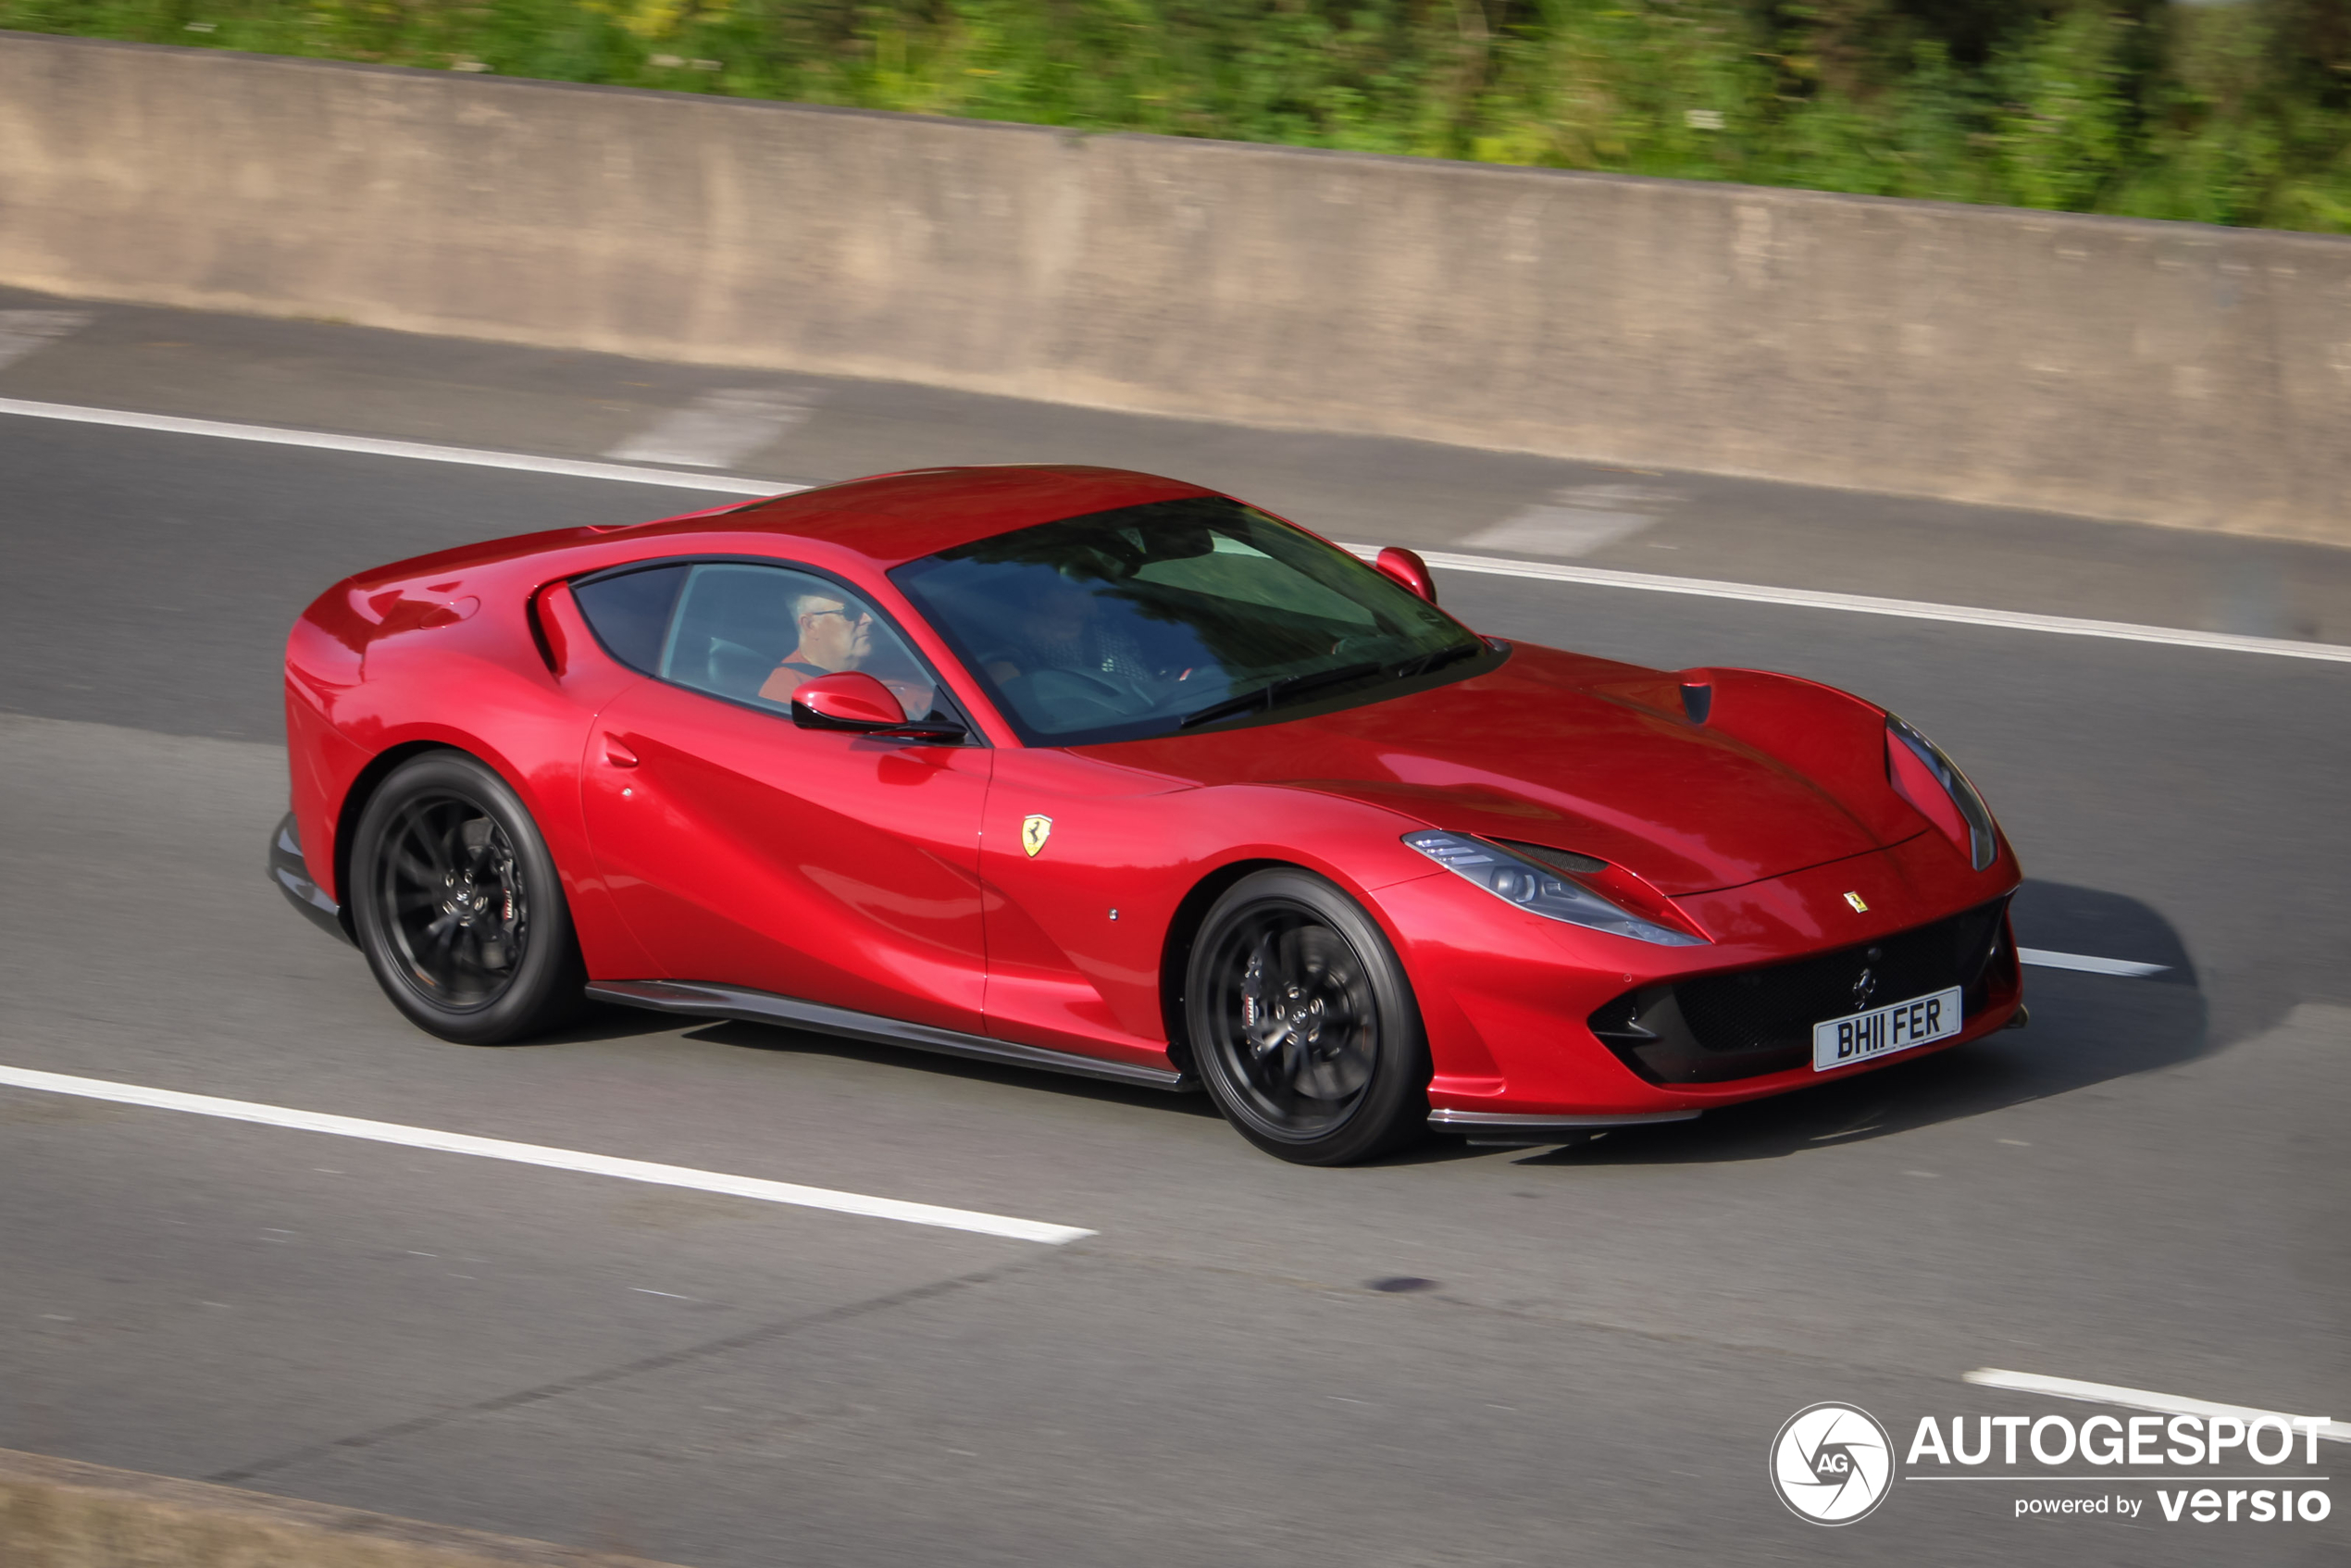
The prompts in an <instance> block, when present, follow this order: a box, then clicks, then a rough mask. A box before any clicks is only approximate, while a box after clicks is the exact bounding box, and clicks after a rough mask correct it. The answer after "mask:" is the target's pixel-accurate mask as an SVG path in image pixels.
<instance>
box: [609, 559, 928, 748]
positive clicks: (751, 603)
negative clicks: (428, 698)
mask: <svg viewBox="0 0 2351 1568" xmlns="http://www.w3.org/2000/svg"><path fill="white" fill-rule="evenodd" d="M575 593H576V597H577V599H578V604H579V607H580V610H581V612H582V613H583V614H584V615H585V616H587V618H588V622H589V624H590V626H591V627H592V628H594V629H595V631H596V633H597V635H598V636H599V637H600V638H601V639H602V640H603V641H604V643H605V645H606V647H608V648H609V649H610V650H611V651H612V652H613V653H614V654H615V655H616V657H618V658H620V659H621V661H622V662H623V663H625V664H628V665H629V666H632V667H634V668H638V669H641V670H643V671H644V672H645V673H646V674H648V675H652V676H653V677H655V678H659V679H662V680H665V681H667V682H669V683H670V684H672V685H675V686H683V687H687V688H689V689H690V690H692V691H706V692H708V693H710V694H711V695H712V696H715V697H723V698H726V699H727V700H728V701H729V702H735V703H748V704H750V705H752V706H754V707H763V708H768V709H772V710H774V711H777V712H779V713H789V712H790V708H791V694H792V692H793V691H795V690H796V689H798V687H799V686H800V685H801V684H802V682H803V681H807V680H811V679H814V678H815V677H817V676H820V675H829V674H835V673H838V672H840V671H843V670H862V671H864V672H865V673H866V674H868V675H871V676H873V677H874V678H877V679H878V680H879V681H881V683H882V684H883V685H885V686H887V687H889V690H890V691H891V693H892V694H893V695H895V696H896V697H897V699H898V702H899V705H900V706H901V707H902V708H904V709H905V711H906V713H907V715H908V716H910V717H913V718H922V717H924V716H927V715H929V714H930V713H932V712H933V710H934V709H935V708H937V707H938V706H939V704H940V703H942V702H944V701H945V700H946V699H945V696H944V693H942V692H940V691H939V689H938V687H937V685H936V683H935V682H933V680H932V679H931V678H930V674H929V672H928V671H927V669H925V667H924V666H923V663H922V661H921V660H920V659H919V658H917V657H916V656H915V654H914V651H913V650H912V649H911V648H909V647H908V646H907V645H906V643H905V641H904V640H903V639H902V638H901V637H900V636H899V635H898V633H897V631H896V630H895V629H894V628H892V627H891V626H890V624H889V622H888V621H886V620H884V619H883V618H882V617H881V616H878V615H877V614H876V613H875V612H874V609H873V606H872V605H871V604H868V603H866V601H865V599H863V598H862V597H860V596H859V595H858V594H856V593H853V592H852V591H850V590H849V589H847V588H845V587H843V586H842V585H840V583H837V582H834V581H831V580H830V579H826V578H820V577H817V576H815V574H814V573H810V572H800V571H793V570H791V569H790V568H788V567H783V566H759V565H755V564H753V563H749V562H740V561H698V562H693V563H673V564H667V565H663V566H654V567H652V568H650V569H648V570H643V571H637V572H630V573H626V574H623V575H620V576H617V577H612V578H604V579H598V580H595V581H592V582H589V583H586V584H583V585H581V586H580V587H578V589H577V590H576V591H575ZM662 611H666V612H667V613H666V614H662V613H661V612H662ZM950 716H953V715H952V714H951V715H950Z"/></svg>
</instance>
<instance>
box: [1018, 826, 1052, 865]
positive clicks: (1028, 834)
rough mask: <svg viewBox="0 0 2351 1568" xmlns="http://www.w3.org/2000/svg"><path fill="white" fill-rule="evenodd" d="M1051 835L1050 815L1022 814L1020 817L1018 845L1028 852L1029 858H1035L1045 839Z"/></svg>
mask: <svg viewBox="0 0 2351 1568" xmlns="http://www.w3.org/2000/svg"><path fill="white" fill-rule="evenodd" d="M1052 836H1053V819H1052V818H1051V817H1050V816H1024V817H1022V818H1021V819H1020V847H1021V848H1022V849H1025V850H1026V851H1027V852H1028V854H1029V858H1030V859H1032V860H1033V859H1035V858H1036V856H1037V852H1038V851H1039V850H1041V849H1043V848H1044V847H1045V840H1048V839H1050V838H1051V837H1052Z"/></svg>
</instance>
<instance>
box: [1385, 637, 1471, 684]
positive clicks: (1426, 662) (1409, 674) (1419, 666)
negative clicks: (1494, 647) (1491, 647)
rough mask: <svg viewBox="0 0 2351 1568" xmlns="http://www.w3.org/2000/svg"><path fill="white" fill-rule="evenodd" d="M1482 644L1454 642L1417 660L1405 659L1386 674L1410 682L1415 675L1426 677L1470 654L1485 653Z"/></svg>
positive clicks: (1424, 654)
mask: <svg viewBox="0 0 2351 1568" xmlns="http://www.w3.org/2000/svg"><path fill="white" fill-rule="evenodd" d="M1485 646H1486V645H1485V644H1484V643H1482V642H1456V643H1454V644H1453V645H1452V646H1451V647H1449V648H1439V649H1437V652H1435V653H1423V654H1422V655H1421V656H1420V657H1419V658H1417V659H1406V660H1405V661H1404V662H1403V663H1402V664H1400V665H1398V666H1396V667H1395V668H1394V669H1392V670H1390V671H1389V672H1388V673H1389V674H1391V675H1393V676H1394V677H1395V678H1397V679H1399V680H1410V679H1412V678H1413V677H1414V676H1416V675H1426V674H1428V673H1429V672H1430V671H1432V670H1440V669H1443V668H1444V667H1445V666H1447V665H1449V664H1451V663H1453V662H1454V661H1455V660H1456V659H1466V658H1468V657H1469V656H1470V655H1471V654H1472V653H1482V652H1484V651H1485Z"/></svg>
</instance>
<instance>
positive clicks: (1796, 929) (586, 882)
mask: <svg viewBox="0 0 2351 1568" xmlns="http://www.w3.org/2000/svg"><path fill="white" fill-rule="evenodd" d="M286 725H287V735H288V740H289V743H290V752H291V757H292V775H293V782H292V807H293V809H292V813H291V815H289V817H288V819H287V821H286V822H285V824H284V825H283V826H282V827H281V828H280V830H279V833H278V835H277V837H276V840H274V843H273V848H272V854H271V863H272V870H273V874H274V876H275V877H276V880H277V881H278V882H279V884H280V887H281V888H282V889H284V890H285V891H286V892H287V894H288V896H289V897H290V898H291V899H292V901H293V902H294V903H295V905H296V906H297V907H298V908H300V909H302V910H303V911H304V912H305V914H307V915H311V916H312V917H313V918H314V919H316V920H317V921H318V922H319V923H320V924H321V925H324V926H326V927H329V928H330V929H332V930H336V931H338V932H340V933H342V934H343V935H344V936H346V937H348V938H349V939H350V940H354V941H355V942H356V944H357V945H358V947H359V948H360V950H361V951H362V952H364V953H365V954H366V955H367V962H368V964H369V965H370V966H371V967H372V968H373V969H374V971H375V975H376V977H377V979H378V980H379V981H380V982H381V984H382V986H383V989H384V991H385V993H386V994H387V995H388V996H390V997H391V998H392V1003H393V1005H395V1006H396V1007H398V1008H399V1009H400V1010H401V1011H402V1012H403V1013H404V1014H407V1015H408V1016H409V1017H410V1018H411V1019H413V1020H414V1021H415V1022H416V1023H417V1024H418V1025H419V1026H420V1027H423V1028H425V1029H428V1030H429V1031H431V1032H432V1033H434V1034H436V1035H439V1036H441V1037H442V1038H443V1039H453V1040H460V1041H470V1042H474V1043H479V1044H491V1043H495V1042H498V1041H503V1040H510V1039H518V1038H521V1037H524V1036H528V1035H529V1034H532V1033H534V1032H537V1031H541V1030H544V1029H547V1028H549V1027H552V1026H554V1025H556V1024H558V1023H560V1022H561V1021H562V1020H563V1019H564V1018H566V1016H567V1015H569V1014H571V1013H572V1011H573V1010H574V1009H576V1008H577V1007H578V1006H579V1005H580V1004H581V1002H582V1000H583V998H594V999H599V1000H601V1001H603V1002H625V1003H628V1004H629V1005H632V1006H638V1007H649V1008H654V1009H657V1010H660V1011H663V1012H667V1013H674V1014H693V1015H703V1016H714V1017H728V1018H742V1019H755V1020H762V1021H766V1022H773V1023H777V1024H784V1025H789V1026H791V1027H799V1028H807V1029H817V1030H825V1031H830V1032H832V1033H835V1034H839V1035H846V1036H850V1037H852V1038H855V1039H865V1040H878V1041H889V1042H894V1043H898V1044H902V1045H910V1046H915V1047H919V1048H923V1049H927V1050H932V1051H943V1052H955V1053H958V1054H961V1055H965V1056H974V1057H979V1058H982V1059H985V1060H988V1061H992V1062H1000V1063H1014V1064H1022V1065H1026V1066H1036V1067H1048V1068H1053V1069H1058V1070H1061V1071H1066V1072H1074V1073H1082V1074H1088V1075H1090V1076H1095V1077H1101V1078H1110V1079H1114V1080H1117V1081H1120V1082H1124V1083H1130V1084H1148V1085H1151V1086H1154V1087H1157V1088H1161V1089H1187V1088H1189V1087H1192V1086H1194V1085H1198V1086H1200V1087H1204V1088H1205V1089H1207V1091H1208V1092H1209V1093H1210V1094H1211V1095H1212V1096H1213V1097H1214V1099H1215V1101H1216V1104H1217V1105H1218V1107H1219V1108H1220V1109H1221V1110H1222V1111H1223V1112H1224V1113H1225V1115H1226V1116H1227V1117H1228V1118H1230V1119H1231V1121H1232V1123H1233V1125H1234V1126H1236V1127H1237V1128H1238V1129H1239V1131H1240V1133H1241V1135H1242V1136H1243V1137H1245V1138H1247V1139H1249V1140H1250V1142H1252V1143H1254V1144H1256V1145H1257V1146H1258V1147H1259V1148H1261V1149H1263V1150H1265V1151H1268V1152H1271V1153H1274V1154H1276V1155H1279V1156H1281V1157H1282V1158H1284V1159H1288V1160H1296V1161H1300V1162H1306V1163H1313V1164H1337V1163H1340V1162H1345V1161H1351V1160H1360V1159H1363V1158H1366V1157H1368V1156H1371V1155H1375V1154H1377V1153H1379V1152H1381V1151H1386V1150H1389V1149H1392V1148H1395V1147H1397V1146H1399V1144H1401V1143H1404V1142H1406V1141H1408V1140H1410V1139H1412V1138H1414V1137H1416V1136H1419V1135H1420V1134H1422V1133H1423V1132H1424V1131H1425V1130H1426V1129H1428V1128H1432V1127H1434V1128H1436V1129H1438V1130H1450V1131H1455V1132H1465V1133H1468V1134H1470V1135H1472V1136H1473V1137H1477V1138H1481V1139H1485V1140H1486V1141H1496V1142H1526V1143H1536V1142H1556V1141H1563V1140H1566V1139H1572V1138H1574V1137H1575V1136H1577V1135H1578V1134H1579V1133H1582V1132H1587V1131H1589V1130H1590V1129H1594V1128H1601V1127H1611V1126H1623V1125H1625V1124H1630V1123H1641V1122H1661V1121H1676V1120H1684V1119H1687V1118H1689V1117H1692V1116H1696V1115H1698V1114H1700V1113H1701V1112H1703V1111H1705V1110H1706V1109H1708V1108H1709V1107H1710V1106H1718V1105H1725V1104H1729V1103H1732V1102H1734V1101H1742V1100H1750V1099H1753V1098H1755V1097H1757V1096H1760V1095H1766V1094H1776V1093H1779V1092H1782V1091H1784V1090H1786V1089H1797V1088H1801V1087H1803V1086H1804V1085H1807V1084H1812V1083H1818V1082H1821V1081H1822V1080H1823V1079H1824V1078H1828V1077H1833V1076H1840V1075H1844V1074H1849V1073H1856V1072H1865V1071H1868V1070H1870V1069H1871V1068H1872V1067H1873V1066H1875V1065H1877V1064H1880V1063H1882V1062H1885V1061H1887V1060H1889V1059H1893V1058H1896V1057H1909V1056H1915V1055H1918V1054H1920V1053H1922V1052H1930V1051H1934V1050H1938V1049H1941V1048H1943V1047H1945V1046H1948V1045H1952V1044H1956V1043H1958V1042H1959V1041H1962V1040H1967V1039H1973V1038H1975V1037H1977V1036H1979V1035H1983V1034H1984V1033H1987V1032H1989V1031H1991V1030H1994V1029H1997V1028H1999V1027H2002V1026H2003V1025H2006V1024H2009V1023H2011V1022H2017V1021H2021V1019H2022V1017H2023V1010H2022V1007H2021V987H2020V984H2019V978H2018V970H2017V952H2016V946H2015V941H2014V939H2013V937H2012V935H2011V933H2010V931H2009V923H2008V918H2007V906H2008V901H2009V896H2010V895H2011V894H2012V893H2013V892H2014V891H2015V890H2016V887H2017V884H2018V879H2019V872H2018V868H2017V863H2016V859H2015V856H2014V855H2013V853H2012V852H2010V850H2009V846H2008V844H2007V842H2006V840H2004V839H2003V837H2002V835H2001V833H2000V830H1999V828H1997V827H1996V826H1995V824H1994V823H1993V820H1992V817H1991V815H1990V814H1989V813H1988V812H1987V811H1986V810H1985V808H1984V803H1983V801H1982V800H1981V798H1979V796H1978V795H1977V793H1976V791H1975V790H1974V789H1973V788H1972V786H1971V785H1970V784H1969V783H1968V781H1967V779H1966V778H1965V777H1964V776H1962V775H1961V774H1960V773H1959V770H1958V769H1957V768H1956V767H1954V766H1953V765H1951V763H1950V762H1949V760H1948V759H1947V758H1946V757H1945V756H1944V754H1943V753H1941V752H1940V751H1938V750H1936V749H1935V747H1934V745H1933V744H1932V743H1930V742H1929V741H1928V740H1926V739H1925V738H1924V737H1923V736H1922V735H1920V734H1919V733H1918V731H1916V730H1914V729H1912V728H1909V726H1908V725H1906V724H1904V723H1903V722H1902V721H1901V720H1899V719H1897V718H1896V717H1894V716H1892V715H1890V714H1888V713H1886V712H1885V710H1884V709H1882V708H1879V707H1876V706H1874V705H1872V703H1866V702H1863V701H1862V700H1860V698H1858V697H1853V696H1848V695H1847V694H1846V693H1844V692H1842V691H1835V690H1833V689H1831V688H1828V687H1825V686H1820V685H1816V684H1814V683H1813V682H1810V681H1807V680H1800V679H1797V678H1793V677H1790V676H1785V675H1772V674H1767V673H1764V672H1761V671H1757V670H1743V669H1696V670H1682V671H1680V672H1677V673H1670V674H1669V673H1662V672H1660V671H1657V670H1651V669H1643V668H1640V667H1637V666H1631V665H1624V664H1618V663H1615V662H1612V661H1611V660H1607V659H1599V658H1592V657H1587V656H1586V655H1583V654H1578V653H1561V652H1558V651H1556V650H1554V649H1549V648H1542V647H1536V646H1532V645H1529V644H1525V643H1511V642H1506V641H1500V640H1499V639H1495V638H1490V637H1481V636H1479V635H1478V634H1476V633H1475V632H1474V631H1472V630H1470V629H1469V628H1467V627H1465V626H1463V625H1462V624H1461V623H1460V622H1459V621H1457V620H1455V619H1453V618H1452V617H1451V616H1449V615H1447V614H1446V613H1445V612H1443V611H1442V610H1440V609H1438V608H1437V603H1436V593H1435V591H1434V589H1433V587H1432V585H1431V583H1430V581H1429V578H1428V574H1427V571H1426V569H1425V568H1424V566H1422V564H1421V562H1420V560H1419V559H1418V557H1416V556H1414V555H1412V554H1411V553H1410V552H1408V551H1401V550H1389V551H1387V552H1384V553H1382V554H1381V556H1380V559H1379V561H1378V563H1377V565H1376V566H1372V565H1366V564H1365V563H1364V562H1362V561H1361V560H1359V559H1357V558H1356V557H1355V556H1353V555H1351V554H1349V553H1348V552H1346V551H1344V550H1342V549H1339V548H1338V547H1337V546H1335V545H1332V544H1330V543H1327V542H1325V541H1323V540H1321V539H1319V538H1317V537H1315V536H1314V535H1312V534H1310V533H1308V532H1306V531H1304V530H1303V529H1299V528H1296V527H1294V526H1292V525H1291V524H1288V523H1286V522H1283V521H1282V520H1280V519H1279V518H1276V517H1274V516H1269V515H1267V514H1266V513H1264V512H1262V511H1259V510H1256V509H1254V508H1252V507H1250V506H1247V505H1245V504H1242V503H1240V502H1238V501H1235V500H1233V499H1231V498H1229V497H1227V496H1224V495H1220V494H1217V493H1215V492H1212V491H1206V490H1202V489H1200V488H1198V487H1197V486H1193V485H1188V484H1183V483H1180V482H1177V481H1176V480H1173V479H1154V478H1151V477H1149V476H1147V475H1142V474H1133V473H1123V472H1117V471H1113V470H1108V469H1100V468H1084V467H1001V468H944V469H933V470H927V471H921V472H915V473H905V474H892V475H884V476H881V477H878V478H875V479H858V480H855V481H852V482H850V483H846V484H837V485H830V486H827V487H824V488H821V489H815V490H810V491H806V492H802V493H799V494H795V495H790V496H787V497H783V498H780V499H775V500H767V501H757V502H753V503H750V504H741V505H733V506H728V507H724V508H719V509H716V510H714V511H710V512H701V513H694V514H691V515H690V516H681V517H673V518H669V519H667V520H665V521H661V522H654V523H645V524H641V525H638V526H635V527H629V528H579V529H567V530H563V531H558V532H553V533H541V534H532V535H529V536H526V537H523V538H519V539H510V540H504V541H496V542H493V543H488V544H480V545H475V546H471V547H469V548H466V549H461V550H453V551H447V552H444V553H442V554H437V555H428V556H424V557H421V558H419V559H417V560H413V561H404V562H401V563H399V564H397V565H394V566H384V567H381V568H379V569H378V570H375V571H371V572H366V573H363V574H361V575H359V576H357V577H354V578H352V579H348V580H346V581H344V582H342V583H339V584H337V585H336V586H335V587H334V588H332V589H330V591H328V592H327V593H325V594H324V595H322V596H321V597H320V598H319V599H318V601H317V603H316V604H312V605H311V606H310V608H309V609H308V610H307V611H305V613H304V615H303V616H302V618H301V620H300V621H299V622H297V623H296V625H295V627H294V628H293V633H292V639H291V641H289V643H288V646H287V651H286Z"/></svg>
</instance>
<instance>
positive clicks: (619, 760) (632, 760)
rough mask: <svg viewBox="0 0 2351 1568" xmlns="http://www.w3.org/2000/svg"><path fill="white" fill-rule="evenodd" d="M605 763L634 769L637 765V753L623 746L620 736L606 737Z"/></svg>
mask: <svg viewBox="0 0 2351 1568" xmlns="http://www.w3.org/2000/svg"><path fill="white" fill-rule="evenodd" d="M604 761H606V762H608V763H610V764H612V765H613V766H615V767H634V766H636V765H637V753H634V752H632V751H630V750H629V749H628V747H626V746H624V745H622V744H621V743H620V737H619V736H617V735H607V736H605V737H604Z"/></svg>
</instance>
